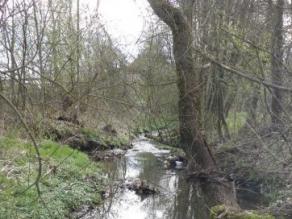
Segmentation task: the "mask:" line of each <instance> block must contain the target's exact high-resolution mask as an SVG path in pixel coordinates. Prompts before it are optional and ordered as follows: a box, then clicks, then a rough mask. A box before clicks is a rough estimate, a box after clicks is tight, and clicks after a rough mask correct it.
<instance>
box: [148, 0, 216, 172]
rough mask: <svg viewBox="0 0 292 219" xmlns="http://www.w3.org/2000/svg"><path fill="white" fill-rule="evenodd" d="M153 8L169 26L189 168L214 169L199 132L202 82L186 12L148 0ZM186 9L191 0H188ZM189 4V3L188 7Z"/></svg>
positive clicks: (200, 127)
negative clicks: (194, 59) (197, 68)
mask: <svg viewBox="0 0 292 219" xmlns="http://www.w3.org/2000/svg"><path fill="white" fill-rule="evenodd" d="M148 1H149V3H150V5H151V7H152V9H153V10H154V12H155V13H156V14H157V15H158V17H159V18H160V19H161V20H163V21H164V22H165V23H166V24H167V25H168V26H169V27H170V29H171V31H172V35H173V53H174V59H175V62H176V71H177V86H178V90H179V103H178V107H179V126H180V145H181V147H182V148H183V149H184V150H185V152H186V153H187V154H188V155H189V156H190V157H189V158H190V159H189V160H190V165H189V167H190V169H200V168H202V169H205V170H213V169H215V161H214V159H213V156H212V153H211V151H210V150H209V147H208V145H207V143H206V139H205V137H204V135H203V133H202V121H201V92H202V91H201V89H202V87H201V84H200V81H199V75H198V73H197V72H196V71H195V68H194V64H193V50H192V43H193V36H192V28H191V21H192V18H190V15H189V13H187V15H186V14H184V13H183V12H182V11H181V10H180V9H179V8H177V7H175V6H173V5H172V4H171V3H169V2H167V1H163V0H148ZM188 3H189V4H188V5H189V7H188V8H189V10H190V8H192V1H188ZM190 6H191V7H190Z"/></svg>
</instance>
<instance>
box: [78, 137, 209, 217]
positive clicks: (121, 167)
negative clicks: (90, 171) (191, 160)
mask: <svg viewBox="0 0 292 219" xmlns="http://www.w3.org/2000/svg"><path fill="white" fill-rule="evenodd" d="M169 154H170V151H168V150H161V149H159V148H158V147H157V146H156V145H155V143H154V142H152V141H151V140H149V139H147V138H144V137H140V138H138V139H137V140H136V141H135V142H133V148H132V149H130V150H128V151H127V153H126V154H125V156H123V157H122V158H116V159H114V160H111V161H108V162H104V165H105V169H106V176H105V177H106V178H108V179H109V185H108V191H107V194H108V197H107V198H106V200H105V202H104V203H103V205H102V206H100V207H99V208H96V209H90V210H89V209H87V210H86V209H85V210H84V212H85V213H84V214H82V216H81V217H78V218H82V219H96V218H97V219H160V218H163V219H208V218H209V208H208V206H207V204H206V203H207V202H206V200H207V199H208V200H209V199H210V197H208V198H206V196H205V195H204V194H205V193H206V192H203V190H204V188H203V189H202V188H201V187H200V186H198V185H195V184H194V183H188V182H187V180H186V172H185V171H184V170H183V169H181V170H175V169H172V170H170V169H167V168H165V167H164V165H163V162H164V161H165V159H166V157H167V156H169ZM135 178H139V179H141V180H145V181H146V182H147V184H149V185H150V186H152V187H154V188H156V189H157V190H159V193H158V194H154V195H149V196H145V197H141V196H139V195H137V194H136V193H135V191H131V190H129V189H127V188H125V187H122V186H121V185H122V184H123V183H124V182H126V181H129V180H131V179H135ZM211 198H212V197H211Z"/></svg>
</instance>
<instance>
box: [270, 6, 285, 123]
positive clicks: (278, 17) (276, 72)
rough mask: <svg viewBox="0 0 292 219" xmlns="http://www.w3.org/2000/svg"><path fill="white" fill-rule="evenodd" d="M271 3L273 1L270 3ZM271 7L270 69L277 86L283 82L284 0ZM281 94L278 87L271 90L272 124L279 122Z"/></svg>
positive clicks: (281, 102) (273, 81)
mask: <svg viewBox="0 0 292 219" xmlns="http://www.w3.org/2000/svg"><path fill="white" fill-rule="evenodd" d="M272 4H273V3H272ZM272 9H273V14H274V17H273V30H272V42H271V43H272V45H271V47H272V48H271V49H272V57H271V68H272V69H271V71H272V83H273V84H275V85H278V86H281V85H282V84H283V68H282V61H283V41H284V39H283V10H284V0H277V2H276V5H274V4H273V5H272ZM282 104H283V96H282V92H281V91H280V90H279V89H275V88H274V89H273V90H272V103H271V112H272V115H271V118H272V124H274V125H275V124H280V123H281V114H282V111H283V110H282V107H283V105H282Z"/></svg>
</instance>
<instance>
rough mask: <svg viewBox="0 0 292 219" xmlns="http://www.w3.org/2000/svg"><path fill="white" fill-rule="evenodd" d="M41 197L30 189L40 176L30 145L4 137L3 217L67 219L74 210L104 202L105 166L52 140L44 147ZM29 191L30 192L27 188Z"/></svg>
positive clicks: (0, 163)
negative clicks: (103, 167) (103, 181)
mask: <svg viewBox="0 0 292 219" xmlns="http://www.w3.org/2000/svg"><path fill="white" fill-rule="evenodd" d="M40 152H41V157H42V161H43V171H42V178H41V180H40V189H41V196H40V197H39V196H38V193H37V191H36V189H35V187H31V188H29V185H31V184H32V183H33V182H34V180H35V178H36V176H37V173H38V172H37V165H38V164H37V159H36V155H35V153H34V150H33V147H32V145H31V144H30V143H28V142H25V141H23V140H20V139H16V138H12V137H2V138H0V218H3V219H4V218H5V219H6V218H7V219H8V218H13V219H14V218H37V219H39V218H66V217H68V215H69V213H70V211H71V210H73V209H75V208H77V207H79V206H81V205H83V204H88V205H94V204H97V203H99V202H100V201H101V197H100V193H99V191H100V190H101V184H102V177H101V175H102V174H101V167H100V166H99V164H98V163H95V162H92V161H91V160H90V159H89V158H88V156H87V155H86V154H84V153H82V152H80V151H77V150H74V149H72V148H70V147H69V146H66V145H60V144H58V143H55V142H53V141H50V140H44V141H42V142H41V144H40ZM27 188H29V189H27Z"/></svg>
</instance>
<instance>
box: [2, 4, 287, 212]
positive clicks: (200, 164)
mask: <svg viewBox="0 0 292 219" xmlns="http://www.w3.org/2000/svg"><path fill="white" fill-rule="evenodd" d="M102 1H104V2H105V1H106V0H102ZM139 2H143V1H142V0H141V1H139ZM144 2H145V5H143V7H144V9H143V10H145V13H147V17H145V18H144V19H145V21H147V22H145V31H143V34H141V36H140V37H139V39H137V44H136V45H135V47H136V50H137V51H136V53H137V54H131V52H130V49H129V50H128V49H125V48H124V47H123V46H122V45H121V44H122V41H120V39H115V38H114V37H113V36H112V35H111V34H110V33H109V32H108V30H107V28H108V27H107V23H104V21H103V19H102V17H101V16H100V12H99V10H98V9H99V3H100V2H99V1H97V4H96V10H91V9H92V8H90V7H86V6H84V5H82V2H81V1H79V0H56V1H52V0H48V1H43V0H3V1H0V146H1V147H0V217H2V216H3V217H4V218H55V217H56V218H65V217H70V215H69V213H70V211H72V210H74V209H76V208H77V207H79V206H81V205H84V204H86V205H95V204H97V203H99V202H100V201H101V198H100V195H99V194H100V191H101V188H102V186H103V180H102V177H101V176H102V169H103V167H102V166H101V165H100V164H99V163H98V162H93V161H92V160H100V159H101V158H100V156H99V154H98V156H95V155H96V153H99V152H100V151H107V150H112V149H114V148H119V149H128V148H129V146H130V141H131V140H132V139H133V138H135V136H137V135H138V134H141V133H145V134H146V135H147V136H148V137H151V138H152V139H154V140H155V141H159V142H161V143H163V144H167V145H171V146H175V148H169V147H167V146H165V145H159V146H158V147H160V148H167V149H170V150H171V152H172V153H174V154H179V155H182V154H183V155H185V156H186V157H187V159H188V169H187V171H188V173H187V175H188V177H187V178H190V180H189V184H190V185H189V186H190V187H189V192H190V191H194V189H193V188H191V187H192V186H193V185H196V186H197V183H198V182H200V183H201V184H202V183H203V185H204V186H205V187H206V188H209V189H205V190H208V191H209V190H210V191H211V192H212V194H211V195H210V194H209V197H211V198H212V200H211V201H210V203H208V205H209V206H210V207H211V206H214V205H215V206H219V207H218V208H216V207H215V213H214V212H213V213H214V214H213V213H212V214H213V215H212V217H217V216H218V215H217V213H216V212H217V210H218V209H219V210H220V211H221V210H222V208H223V207H222V206H224V210H226V209H227V210H228V209H229V208H231V207H232V209H233V208H236V209H237V210H238V209H239V208H244V206H242V205H240V203H239V202H238V200H239V198H238V196H236V195H235V194H234V193H236V192H238V193H240V189H245V190H250V189H251V188H250V187H251V186H250V184H249V183H250V182H252V185H253V186H254V187H255V190H256V191H253V190H252V191H253V192H256V193H263V195H264V196H265V198H266V200H268V201H267V202H268V203H264V204H263V205H259V206H258V205H257V206H252V207H254V208H255V207H260V208H265V210H266V211H270V212H272V213H273V214H278V215H280V216H282V215H285V214H286V213H287V212H288V213H289V212H290V211H289V209H292V203H291V199H290V198H289V196H290V195H291V186H290V185H291V184H292V182H291V177H290V173H291V171H292V149H291V148H292V145H291V142H292V131H291V115H292V107H291V92H292V89H291V82H292V77H291V72H292V71H291V68H292V64H291V63H292V61H291V60H292V58H291V57H292V56H291V55H292V44H291V42H290V41H291V20H292V19H291V17H292V14H291V10H290V9H291V7H292V3H291V1H288V0H273V1H272V0H269V1H259V0H246V1H229V0H147V1H146V0H144ZM146 3H148V4H146ZM113 7H114V6H113ZM89 9H90V10H89ZM148 9H149V10H148ZM121 11H122V10H121ZM146 11H147V12H146ZM125 13H128V12H125ZM152 15H156V16H152ZM153 131H154V132H155V133H153ZM156 131H157V133H156ZM44 139H46V140H44ZM92 158H96V159H92ZM174 163H175V161H174ZM106 177H108V176H106ZM221 180H223V181H224V182H225V184H224V185H223V184H222V183H213V182H214V181H215V182H218V181H220V182H221ZM201 184H200V185H201ZM243 185H244V186H245V187H244V186H243ZM248 186H250V187H248ZM252 189H254V188H252ZM194 193H195V192H194ZM222 204H223V205H222ZM225 206H226V207H225ZM283 209H284V210H283ZM213 210H214V209H213ZM282 211H285V212H286V213H285V212H284V213H283V212H282ZM186 212H187V211H186ZM237 212H241V213H242V211H237ZM279 212H280V213H279ZM241 213H240V214H241ZM288 213H287V214H288ZM227 215H228V214H227ZM236 215H237V214H236ZM291 215H292V213H291V214H290V215H289V214H288V216H290V217H291ZM226 217H227V218H232V217H234V218H237V217H239V218H261V217H263V218H272V216H268V215H267V216H260V215H258V214H257V213H252V214H249V215H246V214H245V213H243V215H237V216H231V215H230V214H229V216H226ZM182 218H184V217H182Z"/></svg>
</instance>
